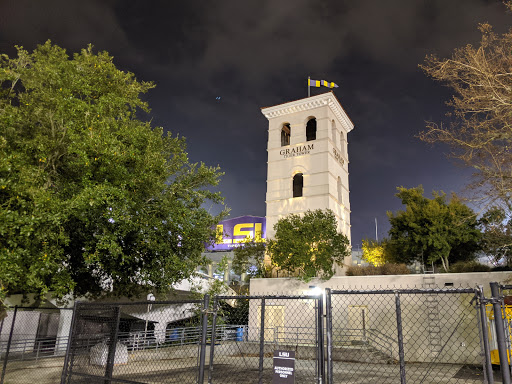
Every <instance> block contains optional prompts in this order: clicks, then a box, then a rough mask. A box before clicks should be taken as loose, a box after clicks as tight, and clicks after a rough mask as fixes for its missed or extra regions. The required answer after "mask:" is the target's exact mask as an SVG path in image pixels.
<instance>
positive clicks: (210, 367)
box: [208, 298, 219, 384]
mask: <svg viewBox="0 0 512 384" xmlns="http://www.w3.org/2000/svg"><path fill="white" fill-rule="evenodd" d="M218 310H219V299H217V298H215V299H214V300H213V319H212V339H211V341H210V362H209V363H208V384H211V382H212V372H213V357H214V348H215V339H216V334H215V332H216V328H217V311H218Z"/></svg>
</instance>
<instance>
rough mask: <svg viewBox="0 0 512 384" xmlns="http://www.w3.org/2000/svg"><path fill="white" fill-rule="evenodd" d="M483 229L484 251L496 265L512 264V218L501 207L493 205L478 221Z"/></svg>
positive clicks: (482, 243)
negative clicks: (502, 263)
mask: <svg viewBox="0 0 512 384" xmlns="http://www.w3.org/2000/svg"><path fill="white" fill-rule="evenodd" d="M478 223H479V226H480V228H481V230H482V240H481V245H482V251H483V252H484V253H485V254H486V255H487V256H488V257H489V259H490V260H491V262H492V263H493V264H494V265H499V264H500V263H501V262H503V261H505V263H506V264H507V265H508V266H510V265H511V264H512V219H511V218H510V215H507V213H506V211H505V210H504V209H502V208H500V207H497V206H494V207H491V208H490V209H489V210H488V211H487V212H485V213H484V214H483V215H482V217H481V218H480V220H479V221H478Z"/></svg>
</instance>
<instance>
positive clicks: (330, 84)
mask: <svg viewBox="0 0 512 384" xmlns="http://www.w3.org/2000/svg"><path fill="white" fill-rule="evenodd" d="M308 86H309V87H322V86H323V87H327V88H338V84H336V83H333V82H332V81H325V80H311V79H310V78H308Z"/></svg>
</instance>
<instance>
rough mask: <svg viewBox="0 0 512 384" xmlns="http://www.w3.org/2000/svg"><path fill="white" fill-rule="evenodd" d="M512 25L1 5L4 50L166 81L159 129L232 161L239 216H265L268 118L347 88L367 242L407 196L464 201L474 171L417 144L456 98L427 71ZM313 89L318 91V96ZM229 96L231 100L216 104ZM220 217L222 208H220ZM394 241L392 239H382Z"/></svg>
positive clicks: (337, 5)
mask: <svg viewBox="0 0 512 384" xmlns="http://www.w3.org/2000/svg"><path fill="white" fill-rule="evenodd" d="M511 20H512V18H511V15H509V14H507V13H506V12H505V8H504V6H503V4H502V3H501V2H500V1H491V0H451V1H443V0H431V1H424V0H388V1H377V0H359V1H349V0H336V1H334V0H294V1H275V0H258V1H256V0H244V1H239V0H220V1H216V2H205V1H199V0H189V1H186V2H169V1H164V0H154V1H142V0H131V1H119V0H108V1H106V0H97V1H92V0H84V1H69V0H68V1H64V0H45V1H30V0H4V1H1V0H0V50H1V51H2V53H8V54H10V55H12V54H13V53H14V52H15V51H14V49H13V46H14V45H15V44H18V45H23V46H25V47H26V48H27V49H33V48H34V47H35V45H36V44H39V43H43V42H44V41H46V40H47V39H51V40H52V41H53V42H54V43H56V44H59V45H61V46H63V47H65V48H67V49H68V50H69V51H70V52H73V51H77V50H79V49H80V48H83V47H85V46H86V45H87V44H88V43H93V44H94V45H95V47H96V48H97V49H98V50H107V51H109V52H110V53H111V54H112V55H113V56H114V58H115V63H116V65H118V67H119V68H121V69H124V70H130V71H132V72H134V73H135V74H136V75H137V77H138V78H140V79H143V80H153V81H155V82H156V84H157V87H156V89H154V90H152V91H151V92H150V93H149V94H148V95H147V96H146V97H147V99H148V101H149V103H150V105H151V106H152V108H153V111H152V114H151V115H150V116H148V118H151V119H152V121H153V124H155V125H159V126H163V127H165V128H166V129H167V130H169V131H171V132H173V133H174V134H180V135H182V136H186V137H187V140H188V145H189V154H190V157H191V159H192V160H194V161H200V160H203V161H205V162H207V163H209V164H212V165H216V164H219V165H220V166H221V168H222V169H223V170H224V171H225V173H226V175H225V177H224V180H223V184H222V185H221V187H220V189H221V190H222V191H223V193H224V195H225V196H226V202H227V204H228V205H229V206H230V207H231V208H232V215H233V216H238V215H244V214H252V215H264V214H265V191H266V183H265V180H266V156H267V153H266V140H267V120H266V119H265V118H264V117H263V116H262V115H261V113H260V107H263V106H270V105H274V104H278V103H282V102H286V101H289V100H295V99H299V98H302V97H305V96H306V92H307V89H306V79H307V76H308V75H310V76H311V77H312V78H323V79H326V80H331V81H335V82H337V83H338V84H340V88H339V89H337V90H336V95H337V96H338V98H339V99H340V101H341V103H342V104H343V106H344V108H345V110H346V111H347V113H348V115H349V116H350V117H351V119H352V120H353V122H354V123H355V129H354V130H353V131H352V132H351V133H350V134H349V138H348V140H349V155H350V189H351V208H352V215H351V220H352V233H353V239H352V240H353V243H354V244H356V245H357V244H359V243H360V239H361V238H362V237H367V236H374V234H375V218H377V219H378V221H379V228H381V230H380V231H379V232H381V231H382V232H381V234H384V233H385V231H386V225H385V222H386V216H385V212H386V210H396V209H399V208H400V204H399V202H398V200H397V199H396V198H394V197H393V195H394V193H395V191H396V187H397V186H401V185H403V186H406V187H413V186H416V185H418V184H423V185H424V187H425V190H426V191H428V192H430V191H431V190H432V189H437V190H438V189H443V190H445V191H446V192H450V191H451V190H455V191H462V188H463V186H464V184H465V183H466V181H467V180H468V178H469V174H470V172H468V171H467V170H464V169H461V168H458V167H456V166H454V165H452V164H451V163H450V161H449V160H446V158H445V156H444V152H446V151H447V149H446V148H442V147H429V146H426V145H425V144H424V143H421V142H420V141H419V140H418V139H417V137H416V136H417V134H418V133H419V132H420V131H421V130H422V129H423V127H424V121H425V120H434V121H439V120H441V119H443V118H444V113H445V111H446V109H445V108H446V107H445V105H444V100H446V99H447V98H449V96H450V95H449V92H448V90H447V89H445V88H443V87H441V86H440V84H435V83H434V82H432V81H431V80H430V79H428V78H426V77H425V76H424V74H422V73H421V71H420V70H419V69H418V64H419V63H421V62H422V61H423V59H424V57H425V55H426V54H429V53H435V54H438V55H440V56H447V55H449V54H450V53H451V52H452V51H453V49H454V48H456V47H459V46H463V45H465V44H467V43H476V42H478V39H479V32H478V30H477V26H478V23H479V22H485V21H489V22H490V23H491V24H493V25H494V26H495V29H496V30H497V31H499V32H503V31H505V30H507V29H508V27H509V26H510V24H511V23H510V21H511ZM313 92H317V90H314V91H313ZM216 97H221V99H220V100H216ZM212 209H217V208H216V207H212ZM379 236H380V235H379Z"/></svg>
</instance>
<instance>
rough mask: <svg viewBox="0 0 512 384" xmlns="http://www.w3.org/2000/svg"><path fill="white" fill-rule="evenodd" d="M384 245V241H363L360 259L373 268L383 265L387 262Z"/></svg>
mask: <svg viewBox="0 0 512 384" xmlns="http://www.w3.org/2000/svg"><path fill="white" fill-rule="evenodd" d="M385 245H386V242H385V241H380V242H379V241H375V240H371V239H364V240H363V243H362V250H363V256H362V259H363V260H364V261H366V262H367V263H369V264H371V265H373V266H375V267H380V266H382V265H384V264H385V263H386V262H387V261H388V260H386V253H385V249H386V247H385Z"/></svg>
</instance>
